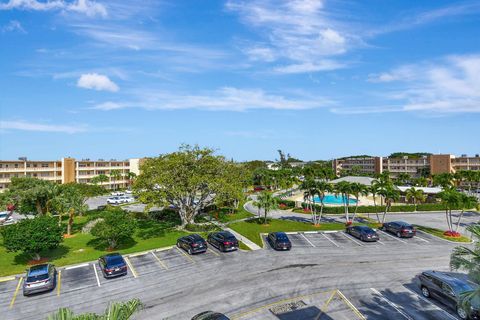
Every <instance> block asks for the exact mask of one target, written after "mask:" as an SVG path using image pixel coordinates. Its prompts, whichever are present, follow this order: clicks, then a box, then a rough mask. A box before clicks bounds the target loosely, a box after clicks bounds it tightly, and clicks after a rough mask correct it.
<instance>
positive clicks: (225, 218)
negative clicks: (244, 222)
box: [208, 203, 254, 223]
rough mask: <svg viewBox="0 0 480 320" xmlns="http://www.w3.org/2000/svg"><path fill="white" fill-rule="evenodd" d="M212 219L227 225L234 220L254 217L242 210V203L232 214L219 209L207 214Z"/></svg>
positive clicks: (226, 210)
mask: <svg viewBox="0 0 480 320" xmlns="http://www.w3.org/2000/svg"><path fill="white" fill-rule="evenodd" d="M208 214H209V215H210V216H211V217H212V218H214V219H216V220H217V221H219V222H222V223H228V222H231V221H235V220H240V219H245V218H250V217H253V216H254V215H253V214H251V213H250V212H248V211H247V210H245V209H244V208H243V203H242V204H241V205H240V206H239V207H238V210H236V211H235V212H234V213H230V209H228V208H220V209H217V210H213V211H211V212H209V213H208Z"/></svg>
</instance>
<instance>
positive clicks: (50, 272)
mask: <svg viewBox="0 0 480 320" xmlns="http://www.w3.org/2000/svg"><path fill="white" fill-rule="evenodd" d="M56 284H57V270H56V269H55V266H54V265H53V264H49V263H48V264H39V265H36V266H33V267H30V268H29V269H28V270H27V275H26V277H25V281H24V282H23V295H24V296H28V295H30V294H33V293H38V292H44V291H50V290H53V289H55V286H56Z"/></svg>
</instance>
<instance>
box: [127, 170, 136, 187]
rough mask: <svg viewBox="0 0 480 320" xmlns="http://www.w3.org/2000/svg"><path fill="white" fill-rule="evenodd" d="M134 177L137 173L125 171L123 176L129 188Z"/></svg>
mask: <svg viewBox="0 0 480 320" xmlns="http://www.w3.org/2000/svg"><path fill="white" fill-rule="evenodd" d="M136 177H137V174H136V173H135V172H131V171H128V172H127V173H125V178H126V179H127V181H128V187H129V188H131V186H132V184H133V180H135V178H136Z"/></svg>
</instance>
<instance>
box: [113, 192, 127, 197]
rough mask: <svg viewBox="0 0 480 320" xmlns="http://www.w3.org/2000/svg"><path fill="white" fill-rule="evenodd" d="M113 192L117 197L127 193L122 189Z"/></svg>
mask: <svg viewBox="0 0 480 320" xmlns="http://www.w3.org/2000/svg"><path fill="white" fill-rule="evenodd" d="M111 194H112V196H116V197H120V196H123V195H125V193H123V192H121V191H115V192H112V193H111Z"/></svg>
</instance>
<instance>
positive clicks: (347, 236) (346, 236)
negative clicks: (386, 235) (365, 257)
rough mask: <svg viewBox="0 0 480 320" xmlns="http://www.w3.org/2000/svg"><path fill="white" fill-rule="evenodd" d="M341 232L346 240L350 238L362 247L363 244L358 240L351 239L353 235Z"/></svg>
mask: <svg viewBox="0 0 480 320" xmlns="http://www.w3.org/2000/svg"><path fill="white" fill-rule="evenodd" d="M340 233H341V234H343V236H344V237H345V238H347V239H348V240H351V241H353V242H355V243H356V244H358V245H359V246H361V247H363V246H364V245H363V244H361V243H360V242H358V241H357V240H355V239H353V236H350V235H346V234H345V232H340Z"/></svg>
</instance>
